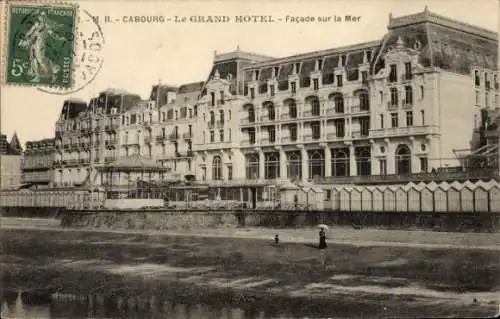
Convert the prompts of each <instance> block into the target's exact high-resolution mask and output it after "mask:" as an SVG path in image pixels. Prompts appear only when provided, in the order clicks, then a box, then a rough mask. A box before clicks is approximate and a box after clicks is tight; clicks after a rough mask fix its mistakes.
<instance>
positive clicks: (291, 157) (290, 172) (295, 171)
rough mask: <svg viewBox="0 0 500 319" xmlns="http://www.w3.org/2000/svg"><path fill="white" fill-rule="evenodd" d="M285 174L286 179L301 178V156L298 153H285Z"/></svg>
mask: <svg viewBox="0 0 500 319" xmlns="http://www.w3.org/2000/svg"><path fill="white" fill-rule="evenodd" d="M286 172H287V177H288V178H289V179H291V180H296V179H300V178H301V177H302V156H301V155H300V152H289V153H287V163H286Z"/></svg>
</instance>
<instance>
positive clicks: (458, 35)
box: [372, 8, 498, 75]
mask: <svg viewBox="0 0 500 319" xmlns="http://www.w3.org/2000/svg"><path fill="white" fill-rule="evenodd" d="M389 19H390V21H389V26H388V33H387V34H386V35H385V36H384V38H383V40H382V45H381V46H380V48H379V50H378V51H377V53H376V60H375V61H374V63H373V66H372V71H373V72H374V73H377V72H378V71H379V70H380V69H381V68H383V61H382V57H383V55H384V54H385V53H386V52H387V51H388V50H389V49H390V48H391V47H392V46H393V45H394V44H396V41H397V40H398V38H399V37H401V39H402V40H403V42H404V44H405V46H407V47H411V48H413V49H416V50H418V51H419V52H420V61H419V62H420V64H421V65H423V66H424V67H430V66H433V67H438V68H441V69H443V70H446V71H450V72H454V73H457V74H464V75H470V74H471V71H472V70H471V68H473V67H481V68H488V69H494V70H495V69H498V67H497V62H498V56H497V52H498V40H497V34H496V33H495V32H492V31H489V30H486V29H483V28H479V27H475V26H472V25H470V24H466V23H463V22H459V21H455V20H452V19H449V18H446V17H443V16H441V15H438V14H435V13H432V12H430V11H428V10H427V8H426V10H424V12H421V13H417V14H413V15H407V16H402V17H398V18H393V17H392V16H390V17H389Z"/></svg>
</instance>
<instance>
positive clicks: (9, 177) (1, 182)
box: [0, 133, 23, 189]
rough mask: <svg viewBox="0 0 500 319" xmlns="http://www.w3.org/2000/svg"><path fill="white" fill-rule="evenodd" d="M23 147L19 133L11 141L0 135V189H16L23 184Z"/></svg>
mask: <svg viewBox="0 0 500 319" xmlns="http://www.w3.org/2000/svg"><path fill="white" fill-rule="evenodd" d="M22 153H23V150H22V147H21V143H20V142H19V138H18V137H17V134H16V133H14V135H13V136H12V138H11V140H10V142H9V141H8V140H7V135H4V134H2V135H0V189H16V188H18V187H19V186H20V185H21V163H22V158H23V157H22Z"/></svg>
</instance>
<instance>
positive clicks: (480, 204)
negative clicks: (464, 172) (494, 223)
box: [474, 186, 489, 212]
mask: <svg viewBox="0 0 500 319" xmlns="http://www.w3.org/2000/svg"><path fill="white" fill-rule="evenodd" d="M488 206H489V205H488V191H486V190H485V189H484V188H483V187H482V186H478V187H476V189H475V190H474V211H476V212H487V211H488Z"/></svg>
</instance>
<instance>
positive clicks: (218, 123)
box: [217, 120, 224, 128]
mask: <svg viewBox="0 0 500 319" xmlns="http://www.w3.org/2000/svg"><path fill="white" fill-rule="evenodd" d="M223 126H224V121H221V120H218V121H217V127H219V128H220V127H223Z"/></svg>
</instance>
